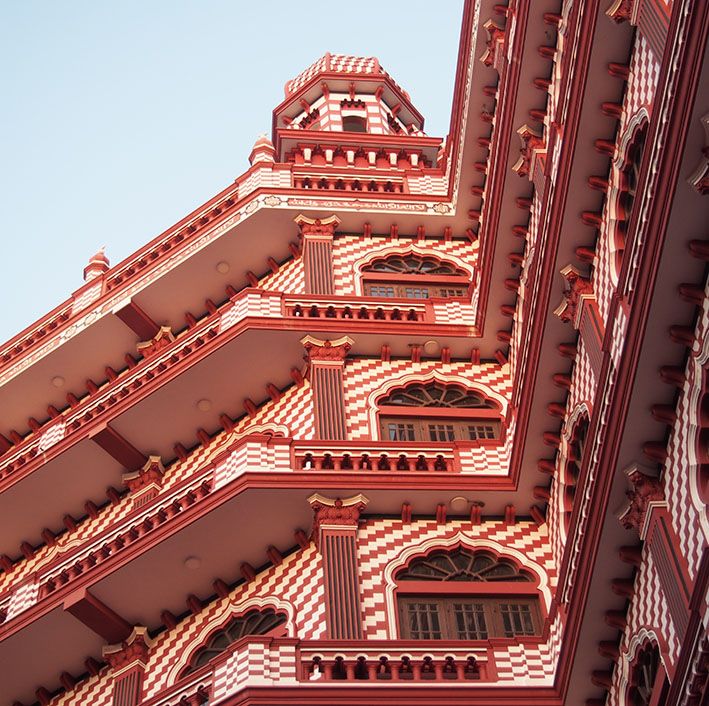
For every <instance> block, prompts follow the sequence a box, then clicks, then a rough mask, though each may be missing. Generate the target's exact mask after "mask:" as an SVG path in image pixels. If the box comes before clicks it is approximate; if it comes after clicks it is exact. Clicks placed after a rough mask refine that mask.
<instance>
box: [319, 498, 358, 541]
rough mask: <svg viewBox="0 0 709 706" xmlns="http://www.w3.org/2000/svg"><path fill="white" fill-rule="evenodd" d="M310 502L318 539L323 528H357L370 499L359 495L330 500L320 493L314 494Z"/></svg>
mask: <svg viewBox="0 0 709 706" xmlns="http://www.w3.org/2000/svg"><path fill="white" fill-rule="evenodd" d="M308 502H309V503H310V507H312V508H313V512H314V513H315V519H314V522H313V532H314V534H315V535H316V537H317V534H318V532H319V531H320V530H321V529H323V528H340V527H342V528H355V529H356V527H357V524H358V522H359V516H360V513H361V512H362V511H363V510H364V509H365V508H366V507H367V505H368V503H369V499H368V498H367V497H365V496H364V495H362V494H361V493H359V494H358V495H353V496H352V497H350V498H344V499H343V498H328V497H326V496H324V495H320V493H313V494H312V495H311V496H310V497H309V498H308Z"/></svg>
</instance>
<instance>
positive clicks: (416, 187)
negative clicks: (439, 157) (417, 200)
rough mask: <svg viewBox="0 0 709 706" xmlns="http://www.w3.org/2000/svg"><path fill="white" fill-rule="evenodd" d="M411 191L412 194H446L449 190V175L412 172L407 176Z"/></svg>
mask: <svg viewBox="0 0 709 706" xmlns="http://www.w3.org/2000/svg"><path fill="white" fill-rule="evenodd" d="M406 183H407V184H408V185H409V192H410V193H412V194H431V195H433V194H441V195H443V194H445V193H446V192H447V190H448V177H447V176H446V175H445V174H443V175H441V176H433V175H432V174H412V175H410V176H407V177H406Z"/></svg>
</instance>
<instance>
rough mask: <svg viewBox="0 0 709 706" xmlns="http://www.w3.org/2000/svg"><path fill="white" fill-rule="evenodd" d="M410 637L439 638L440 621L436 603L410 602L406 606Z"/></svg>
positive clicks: (415, 638) (421, 638)
mask: <svg viewBox="0 0 709 706" xmlns="http://www.w3.org/2000/svg"><path fill="white" fill-rule="evenodd" d="M406 610H407V613H408V618H409V630H410V637H411V638H412V639H414V640H440V639H441V637H442V634H441V621H440V616H439V613H438V610H439V606H438V604H437V603H410V604H409V605H407V606H406Z"/></svg>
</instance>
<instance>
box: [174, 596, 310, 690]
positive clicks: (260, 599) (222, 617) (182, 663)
mask: <svg viewBox="0 0 709 706" xmlns="http://www.w3.org/2000/svg"><path fill="white" fill-rule="evenodd" d="M268 608H271V609H273V610H275V611H276V612H277V613H285V615H286V622H285V629H286V634H287V636H288V637H296V628H297V625H296V621H295V608H294V607H293V604H292V603H290V602H288V601H284V600H283V599H281V598H277V597H273V596H254V597H252V598H248V599H246V600H245V601H236V602H232V601H229V602H228V603H226V604H225V605H224V607H223V608H222V610H220V611H219V612H218V613H217V614H216V615H214V616H213V617H212V618H211V619H210V620H208V621H207V622H206V623H205V624H204V625H202V627H201V628H199V630H198V631H197V632H196V633H195V634H194V635H193V636H192V637H191V639H190V640H189V642H188V643H187V645H185V646H184V649H183V650H182V657H181V658H180V659H178V660H176V661H175V663H174V664H173V665H172V666H171V667H170V669H169V671H168V675H167V681H166V684H167V685H171V684H174V683H175V682H177V681H178V679H179V675H180V674H181V672H182V671H183V670H184V669H185V667H187V666H188V665H189V663H190V660H191V659H192V658H193V657H194V655H195V653H196V652H197V650H199V649H200V648H201V647H203V646H204V645H205V644H207V641H208V640H209V639H210V637H211V636H212V635H213V634H214V633H216V632H218V631H219V630H221V629H223V628H224V627H225V626H226V625H227V624H228V623H229V621H231V620H232V619H234V618H238V617H239V616H240V615H245V614H246V613H248V612H249V611H250V610H254V609H256V610H265V609H268Z"/></svg>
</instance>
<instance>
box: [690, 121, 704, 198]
mask: <svg viewBox="0 0 709 706" xmlns="http://www.w3.org/2000/svg"><path fill="white" fill-rule="evenodd" d="M700 122H701V124H702V127H703V128H704V147H702V159H701V161H700V163H699V164H698V165H697V168H696V169H695V170H694V171H693V172H692V174H691V175H690V176H689V177H688V179H687V181H688V182H689V185H690V186H691V187H692V188H693V189H694V190H695V191H697V192H698V193H700V194H701V195H702V196H706V195H707V194H709V113H707V114H706V115H703V116H702V117H701V119H700Z"/></svg>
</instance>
